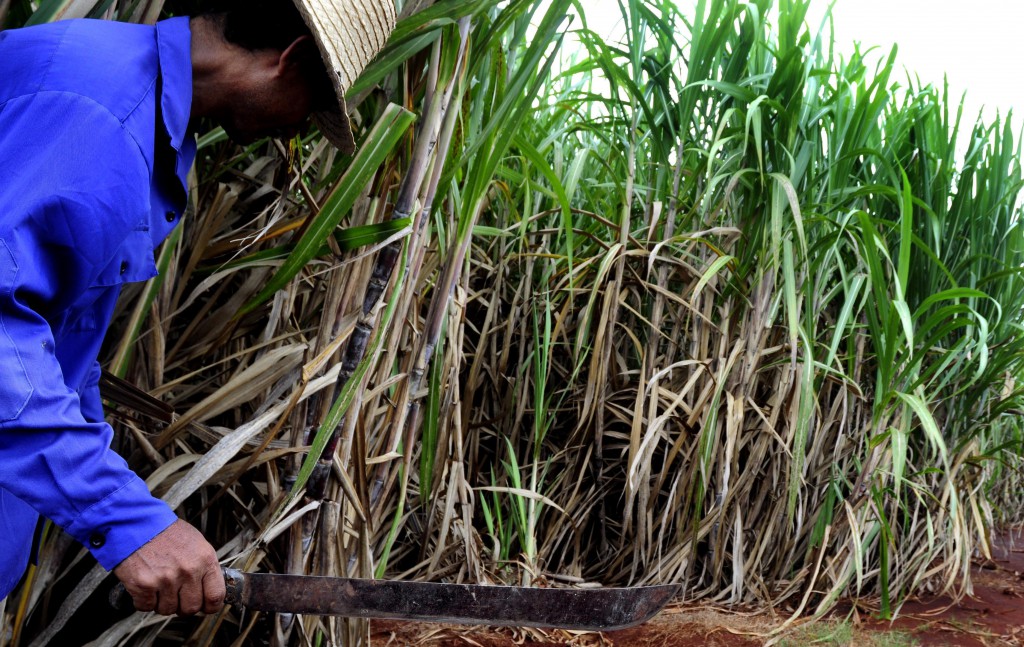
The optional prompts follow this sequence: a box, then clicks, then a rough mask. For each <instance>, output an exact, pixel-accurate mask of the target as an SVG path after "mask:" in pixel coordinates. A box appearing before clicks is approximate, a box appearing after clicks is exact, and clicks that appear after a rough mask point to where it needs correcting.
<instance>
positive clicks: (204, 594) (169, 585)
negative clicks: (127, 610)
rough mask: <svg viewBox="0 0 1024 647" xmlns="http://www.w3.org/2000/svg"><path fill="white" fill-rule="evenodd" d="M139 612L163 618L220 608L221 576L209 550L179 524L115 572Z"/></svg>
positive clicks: (194, 533)
mask: <svg viewBox="0 0 1024 647" xmlns="http://www.w3.org/2000/svg"><path fill="white" fill-rule="evenodd" d="M114 575H116V576H117V579H119V580H121V583H122V584H124V588H125V589H126V590H127V591H128V593H129V595H131V596H132V601H134V602H135V608H136V609H138V610H139V611H154V610H155V611H156V612H157V613H159V614H161V615H165V616H169V615H174V614H178V615H182V616H190V615H194V614H196V613H198V612H199V611H204V612H206V613H216V612H217V611H219V610H220V608H221V607H222V606H224V577H223V575H222V574H221V570H220V564H218V563H217V554H216V553H215V552H214V550H213V546H211V545H210V544H208V543H207V541H206V539H205V538H204V537H203V535H202V534H201V533H200V532H199V531H198V530H196V529H195V528H193V527H192V526H190V525H189V524H187V523H186V522H184V521H182V520H181V519H178V520H177V521H175V522H174V523H173V524H171V525H170V527H168V528H167V530H164V531H163V532H162V533H160V534H159V535H157V536H156V537H154V538H153V539H152V540H150V542H149V543H148V544H145V545H144V546H143V547H142V548H140V549H138V550H137V551H135V552H134V553H132V554H131V555H129V556H128V557H127V558H126V559H125V560H124V561H123V562H121V563H120V564H118V565H117V568H115V569H114Z"/></svg>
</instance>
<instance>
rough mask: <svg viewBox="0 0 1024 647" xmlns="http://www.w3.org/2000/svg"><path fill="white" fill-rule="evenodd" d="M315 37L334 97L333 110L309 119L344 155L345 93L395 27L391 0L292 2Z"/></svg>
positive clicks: (350, 143) (348, 147)
mask: <svg viewBox="0 0 1024 647" xmlns="http://www.w3.org/2000/svg"><path fill="white" fill-rule="evenodd" d="M293 1H294V2H295V6H296V7H297V8H298V10H299V13H300V14H301V15H302V19H303V20H305V21H306V25H307V26H308V27H309V29H310V31H311V32H313V38H314V39H315V40H316V44H317V47H318V48H319V49H320V56H321V57H322V58H323V60H324V65H325V66H326V67H327V73H328V76H330V77H331V82H332V83H333V84H334V92H335V94H337V95H338V106H337V109H336V110H328V111H323V112H317V113H315V114H314V115H313V122H314V123H316V125H317V127H318V128H319V129H320V132H321V133H323V134H324V136H325V137H327V139H328V140H329V141H330V142H331V143H332V144H334V145H335V146H337V147H338V148H339V149H340V150H341V152H343V153H345V154H346V155H348V154H351V153H352V151H353V150H354V149H355V140H354V139H353V137H352V126H351V124H350V123H349V120H348V109H347V108H346V106H345V92H347V91H348V89H349V88H350V87H352V83H353V82H355V80H356V78H357V77H358V76H359V74H360V73H361V72H362V71H363V69H364V68H365V67H366V65H367V64H368V63H369V62H370V61H371V60H373V57H374V56H376V55H377V54H378V53H379V52H380V50H381V49H383V48H384V44H385V43H386V42H387V40H388V37H389V36H390V35H391V32H392V31H393V30H394V28H395V21H396V16H395V3H394V0H293Z"/></svg>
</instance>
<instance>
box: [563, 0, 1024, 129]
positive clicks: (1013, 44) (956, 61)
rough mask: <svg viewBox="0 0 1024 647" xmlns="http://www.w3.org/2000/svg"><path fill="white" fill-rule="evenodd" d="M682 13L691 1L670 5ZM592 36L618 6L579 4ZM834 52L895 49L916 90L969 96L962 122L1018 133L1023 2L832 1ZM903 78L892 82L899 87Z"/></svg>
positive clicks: (611, 22) (815, 19) (820, 10)
mask: <svg viewBox="0 0 1024 647" xmlns="http://www.w3.org/2000/svg"><path fill="white" fill-rule="evenodd" d="M676 1H677V2H678V3H679V5H680V6H681V7H682V8H683V10H684V11H686V8H687V7H690V6H693V4H694V0H676ZM583 4H584V6H585V7H587V19H588V21H589V22H590V26H591V28H592V29H594V30H595V31H598V32H599V33H604V34H609V35H612V34H615V35H620V34H621V33H622V32H621V23H620V18H619V15H620V14H619V8H618V3H617V2H616V0H584V3H583ZM828 4H829V1H828V0H811V9H810V13H809V15H808V22H809V23H810V24H811V25H812V28H813V29H817V27H818V25H820V23H821V19H822V16H824V14H825V11H826V10H827V8H828ZM833 16H834V19H835V34H836V47H837V48H838V50H839V51H840V52H850V51H852V44H853V42H854V41H860V42H861V43H862V44H863V45H878V46H879V50H877V55H878V56H883V55H885V54H888V51H889V48H890V47H891V46H892V44H893V43H896V44H897V45H899V53H898V54H897V59H896V61H897V66H901V67H905V68H906V69H907V70H910V71H911V72H912V73H915V74H916V75H917V76H918V77H919V78H920V79H921V81H922V82H924V83H932V84H933V85H935V86H936V87H940V88H941V85H942V79H943V75H944V74H945V75H947V76H948V78H949V83H950V91H951V94H952V96H953V97H956V99H957V100H959V97H960V95H961V94H962V93H963V92H964V91H966V92H967V103H966V109H965V113H964V117H965V120H966V121H967V122H968V123H973V121H974V117H975V115H977V113H978V110H980V109H981V108H982V106H984V107H985V110H986V118H987V119H990V118H991V117H994V115H995V110H996V109H998V110H999V112H1000V113H1001V114H1002V115H1003V116H1005V114H1006V112H1007V110H1008V109H1011V108H1012V109H1013V110H1014V113H1015V116H1014V124H1016V125H1017V129H1018V130H1019V128H1020V124H1021V123H1022V122H1024V30H1022V25H1024V20H1022V18H1024V0H837V1H836V3H835V7H834V9H833ZM905 78H906V77H905V76H904V75H901V76H899V77H895V78H894V80H899V81H903V80H904V79H905Z"/></svg>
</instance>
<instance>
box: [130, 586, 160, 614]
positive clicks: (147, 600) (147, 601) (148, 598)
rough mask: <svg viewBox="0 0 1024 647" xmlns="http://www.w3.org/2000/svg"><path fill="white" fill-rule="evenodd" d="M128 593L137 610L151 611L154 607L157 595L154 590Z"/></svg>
mask: <svg viewBox="0 0 1024 647" xmlns="http://www.w3.org/2000/svg"><path fill="white" fill-rule="evenodd" d="M129 593H130V594H131V596H132V603H133V604H134V605H135V609H136V610H137V611H152V610H154V609H156V600H157V595H156V591H154V590H148V591H138V592H131V591H129Z"/></svg>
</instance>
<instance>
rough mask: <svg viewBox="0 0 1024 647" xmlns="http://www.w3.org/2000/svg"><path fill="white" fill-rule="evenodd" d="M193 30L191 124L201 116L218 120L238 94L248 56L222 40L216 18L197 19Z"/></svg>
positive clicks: (203, 17)
mask: <svg viewBox="0 0 1024 647" xmlns="http://www.w3.org/2000/svg"><path fill="white" fill-rule="evenodd" d="M189 27H190V28H191V30H192V113H191V118H190V122H191V123H195V122H196V121H197V120H198V119H200V118H203V117H213V118H217V117H219V116H221V115H223V113H224V112H225V110H227V106H228V105H229V104H230V103H231V101H233V100H234V96H235V94H237V92H238V89H237V83H236V81H237V79H238V78H239V74H240V73H241V71H242V70H241V67H240V66H244V65H245V56H246V55H247V54H249V52H247V51H246V50H244V49H243V48H241V47H235V46H233V45H231V44H230V43H228V42H227V41H225V40H224V37H223V35H222V33H223V32H222V28H221V25H220V24H218V22H217V19H216V17H213V16H198V17H196V18H192V19H191V21H190V22H189Z"/></svg>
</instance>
